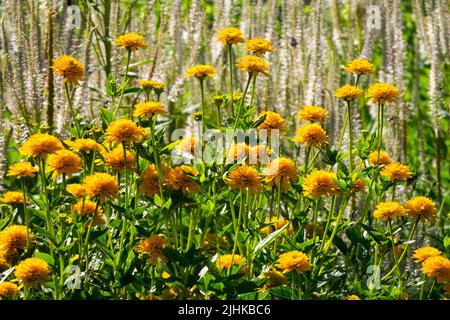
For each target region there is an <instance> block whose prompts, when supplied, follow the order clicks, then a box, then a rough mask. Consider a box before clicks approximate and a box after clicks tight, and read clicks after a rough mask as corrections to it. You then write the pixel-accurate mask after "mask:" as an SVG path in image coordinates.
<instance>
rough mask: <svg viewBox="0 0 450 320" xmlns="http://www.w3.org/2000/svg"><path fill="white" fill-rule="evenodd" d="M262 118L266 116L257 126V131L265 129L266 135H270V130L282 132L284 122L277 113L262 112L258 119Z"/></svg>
mask: <svg viewBox="0 0 450 320" xmlns="http://www.w3.org/2000/svg"><path fill="white" fill-rule="evenodd" d="M263 116H266V118H265V119H264V121H263V122H262V123H261V124H260V125H259V126H258V129H266V130H267V131H268V134H270V132H271V131H272V130H280V133H282V132H283V131H284V129H285V121H284V119H283V117H282V116H281V115H280V114H279V113H276V112H273V111H264V112H261V113H260V114H259V116H258V118H261V117H263Z"/></svg>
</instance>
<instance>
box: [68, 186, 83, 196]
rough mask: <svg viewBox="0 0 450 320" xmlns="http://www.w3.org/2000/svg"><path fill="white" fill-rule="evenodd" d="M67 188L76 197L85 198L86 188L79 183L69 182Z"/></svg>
mask: <svg viewBox="0 0 450 320" xmlns="http://www.w3.org/2000/svg"><path fill="white" fill-rule="evenodd" d="M66 190H67V192H69V193H70V194H72V195H73V196H74V197H75V198H83V197H84V196H85V195H86V189H85V188H84V187H83V186H82V185H81V184H79V183H72V184H69V185H68V186H67V188H66Z"/></svg>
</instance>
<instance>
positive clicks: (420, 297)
mask: <svg viewBox="0 0 450 320" xmlns="http://www.w3.org/2000/svg"><path fill="white" fill-rule="evenodd" d="M426 283H427V278H426V276H425V274H422V286H421V287H420V296H419V300H423V294H424V293H425V284H426Z"/></svg>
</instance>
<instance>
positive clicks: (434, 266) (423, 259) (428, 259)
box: [413, 247, 450, 295]
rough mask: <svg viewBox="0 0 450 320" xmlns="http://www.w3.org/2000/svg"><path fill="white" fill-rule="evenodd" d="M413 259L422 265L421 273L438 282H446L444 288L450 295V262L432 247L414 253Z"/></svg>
mask: <svg viewBox="0 0 450 320" xmlns="http://www.w3.org/2000/svg"><path fill="white" fill-rule="evenodd" d="M413 258H414V260H415V261H416V262H418V263H421V264H422V272H423V273H424V274H425V275H427V276H428V277H430V278H435V279H436V280H437V281H438V282H447V283H448V284H447V285H446V286H445V287H444V288H445V289H446V291H447V294H449V295H450V260H449V259H448V258H446V257H444V256H442V252H441V251H439V250H438V249H436V248H434V247H422V248H418V249H416V250H415V251H414V255H413Z"/></svg>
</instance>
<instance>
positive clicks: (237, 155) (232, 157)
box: [227, 143, 250, 163]
mask: <svg viewBox="0 0 450 320" xmlns="http://www.w3.org/2000/svg"><path fill="white" fill-rule="evenodd" d="M249 152H250V149H249V147H248V145H247V144H246V143H236V144H233V147H232V148H231V150H229V151H228V154H227V163H232V162H234V161H237V160H242V159H243V158H245V160H246V162H248V155H249Z"/></svg>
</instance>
